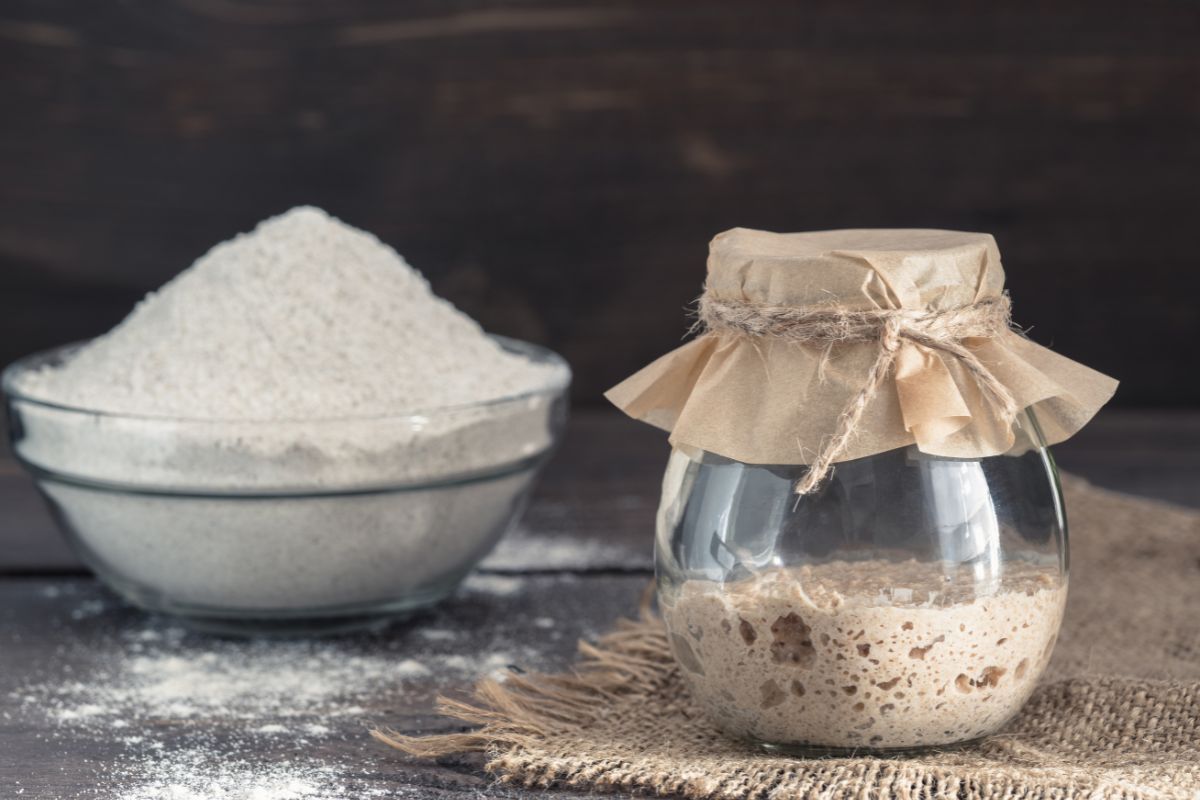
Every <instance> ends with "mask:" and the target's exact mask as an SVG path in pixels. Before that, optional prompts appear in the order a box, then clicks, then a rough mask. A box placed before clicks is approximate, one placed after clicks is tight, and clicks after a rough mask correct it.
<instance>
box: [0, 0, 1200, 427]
mask: <svg viewBox="0 0 1200 800" xmlns="http://www.w3.org/2000/svg"><path fill="white" fill-rule="evenodd" d="M1198 43H1200V8H1198V7H1197V5H1196V3H1195V2H1193V0H1144V1H1143V2H1138V3H1129V2H1125V1H1124V0H1058V2H1054V3H1042V2H1022V1H1021V0H1017V1H1016V2H1009V3H996V2H990V1H986V2H985V1H984V0H969V1H967V2H933V1H932V0H910V1H909V2H905V3H894V2H884V0H809V1H808V2H803V3H795V2H778V3H771V2H737V3H734V2H728V1H727V0H688V2H648V1H647V0H619V1H617V2H593V3H581V2H571V1H570V0H561V1H560V2H553V3H551V2H546V1H545V0H542V2H540V3H532V2H514V1H508V2H489V1H488V0H417V1H415V2H395V1H394V0H349V1H347V0H341V1H339V2H327V1H320V0H305V1H301V0H287V1H286V2H285V1H284V0H276V1H274V2H236V1H235V0H153V1H152V2H151V1H149V0H147V1H146V2H104V3H83V2H69V1H67V0H63V1H61V2H55V1H54V0H36V1H35V0H28V1H27V2H12V1H11V0H10V1H9V2H4V3H3V4H2V5H0V113H2V115H3V123H2V124H0V269H2V270H3V272H2V281H0V360H3V361H8V360H10V359H12V358H14V357H16V356H19V355H21V354H23V353H25V352H27V351H30V350H32V349H35V348H41V347H44V346H48V345H51V344H55V343H58V342H62V341H65V340H71V339H77V338H81V337H86V336H90V335H93V334H96V333H98V332H101V331H103V330H105V329H106V328H108V327H109V326H111V325H112V324H114V323H115V322H116V321H117V320H118V319H120V317H121V316H122V315H123V314H124V313H125V311H126V310H127V309H128V308H129V306H130V305H131V304H132V303H133V302H134V301H135V300H136V299H137V298H138V297H139V296H140V295H141V294H142V293H144V292H145V291H147V290H149V289H151V288H153V287H155V286H157V285H159V284H160V283H162V282H163V281H165V280H166V279H167V278H169V277H170V276H171V275H172V274H174V273H175V272H177V271H178V270H180V269H182V268H183V267H186V266H187V265H188V263H190V261H191V260H192V259H193V258H195V257H196V256H198V255H199V254H201V253H202V252H203V251H204V250H205V249H206V248H207V247H208V246H210V245H212V244H214V243H215V242H217V241H219V240H221V239H224V238H227V237H228V236H229V235H231V234H233V233H234V232H237V231H241V230H245V229H247V228H249V227H251V226H252V225H253V224H254V223H255V222H256V221H257V220H259V219H260V218H262V217H264V216H268V215H270V214H273V213H278V212H280V211H282V210H284V209H286V208H288V207H289V206H292V205H295V204H299V203H313V204H318V205H321V206H324V207H325V208H327V209H328V210H329V211H331V212H332V213H334V214H336V215H338V216H340V217H342V218H343V219H345V220H347V221H348V222H351V223H353V224H355V225H358V226H360V227H363V228H366V229H369V230H371V231H374V232H376V233H378V234H379V235H380V236H381V237H382V238H383V239H384V240H385V241H388V242H389V243H392V244H394V245H396V246H397V247H398V249H400V251H401V252H403V253H404V254H405V255H406V256H408V257H409V259H410V260H411V261H412V263H414V264H415V265H417V266H418V267H419V268H421V269H422V270H424V271H425V272H426V274H427V275H428V276H429V277H430V278H431V280H432V281H433V283H434V285H435V288H436V289H437V290H438V291H439V292H441V293H442V294H444V295H445V296H447V297H449V298H451V299H452V300H454V301H455V302H456V303H458V304H459V305H460V306H461V307H462V308H464V309H466V310H467V311H468V312H469V313H471V314H472V315H474V316H476V317H477V318H478V319H480V320H481V321H482V322H484V324H485V325H486V326H488V327H489V328H491V329H493V330H496V331H498V332H503V333H508V334H512V335H516V336H521V337H525V338H529V339H533V340H537V341H540V342H544V343H547V344H549V345H551V346H552V347H555V348H556V349H558V350H560V351H561V352H562V353H564V354H565V355H566V356H567V358H569V359H570V360H571V361H572V363H573V364H574V366H575V368H576V371H577V376H578V377H577V384H576V392H577V400H578V401H581V402H582V403H594V402H597V401H598V399H599V398H598V393H599V392H600V391H601V390H602V389H603V388H605V387H606V386H608V385H609V384H611V383H612V382H614V381H616V380H617V379H619V378H620V377H622V376H623V375H624V374H625V373H627V372H629V371H631V370H632V369H634V368H636V367H637V366H639V365H640V364H642V363H643V362H645V361H647V360H649V359H650V358H652V357H654V356H656V355H658V354H660V353H661V352H663V351H664V350H666V349H667V348H669V347H671V346H673V344H675V343H676V342H677V341H678V339H679V337H680V335H681V333H682V332H683V330H684V321H683V307H684V305H685V303H687V302H688V301H689V300H690V299H692V298H693V297H694V296H695V295H696V294H697V293H698V291H699V289H700V285H701V281H702V279H703V265H704V255H705V247H706V243H707V241H708V239H709V238H710V237H711V236H712V235H713V234H714V233H717V232H718V231H720V230H722V229H724V228H728V227H731V226H734V225H744V226H750V227H761V228H767V229H775V230H807V229H822V228H831V227H857V226H929V227H948V228H962V229H971V230H987V231H991V232H993V233H995V234H996V236H997V238H998V239H999V242H1000V246H1001V249H1002V251H1003V253H1004V256H1005V262H1006V266H1007V269H1008V272H1009V282H1010V287H1011V289H1012V291H1013V294H1014V296H1015V299H1016V303H1017V306H1016V308H1017V320H1018V322H1020V323H1022V324H1024V325H1033V326H1034V328H1033V331H1032V335H1033V337H1034V338H1035V339H1038V340H1040V341H1042V342H1043V343H1048V344H1053V345H1054V346H1055V347H1056V348H1057V349H1059V350H1060V351H1061V352H1064V353H1066V354H1068V355H1071V356H1073V357H1076V358H1078V359H1079V360H1082V361H1085V362H1087V363H1090V364H1092V365H1094V366H1096V367H1098V368H1101V369H1103V370H1106V371H1108V372H1110V373H1111V374H1113V375H1116V376H1118V377H1120V378H1121V379H1123V381H1124V384H1123V388H1122V390H1121V392H1120V393H1119V394H1118V397H1117V401H1116V402H1117V403H1119V404H1124V405H1141V406H1168V405H1173V406H1188V405H1192V406H1195V405H1200V372H1197V371H1196V370H1195V369H1194V367H1195V356H1194V353H1193V352H1192V350H1191V347H1192V345H1193V344H1194V342H1196V341H1197V340H1198V339H1200V315H1198V314H1197V312H1196V298H1197V296H1200V268H1198V267H1200V264H1197V258H1196V252H1197V249H1198V247H1200V244H1198V242H1197V234H1196V218H1197V212H1198V211H1200V181H1198V180H1197V176H1198V175H1200V46H1198Z"/></svg>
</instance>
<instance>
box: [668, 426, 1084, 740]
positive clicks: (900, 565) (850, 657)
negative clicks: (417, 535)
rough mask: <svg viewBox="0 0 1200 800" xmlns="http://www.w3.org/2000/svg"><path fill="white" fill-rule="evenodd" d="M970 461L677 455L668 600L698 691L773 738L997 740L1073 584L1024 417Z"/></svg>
mask: <svg viewBox="0 0 1200 800" xmlns="http://www.w3.org/2000/svg"><path fill="white" fill-rule="evenodd" d="M1014 433H1015V434H1016V437H1017V444H1016V446H1015V447H1014V448H1013V449H1012V450H1011V451H1009V453H1007V454H1005V455H999V456H992V457H986V458H976V459H955V458H943V457H938V456H931V455H928V454H925V453H922V452H920V451H918V450H917V449H916V447H915V446H910V447H904V448H901V449H898V450H891V451H888V452H884V453H880V454H877V455H873V456H868V457H866V458H860V459H857V460H853V461H846V462H843V463H840V464H838V465H837V466H836V469H835V470H834V472H833V474H831V475H830V476H829V477H828V478H827V479H826V481H825V482H824V483H823V484H822V485H821V486H820V487H819V488H818V490H817V491H816V492H814V493H812V494H809V495H806V496H803V497H798V496H797V495H796V494H795V491H794V486H795V484H796V482H797V481H798V480H799V479H800V478H801V477H803V475H804V473H805V470H806V467H804V466H768V465H754V464H744V463H741V462H738V461H733V460H730V459H727V458H722V457H719V456H716V455H713V454H711V453H706V452H702V451H700V452H697V451H689V450H687V449H685V448H677V449H676V450H675V451H674V452H673V453H672V455H671V459H670V462H669V464H668V467H667V471H666V476H665V478H664V481H663V495H662V504H661V506H660V509H659V514H658V526H657V536H656V545H655V552H656V572H657V578H658V596H659V604H660V607H661V609H662V613H663V617H664V619H665V621H666V625H667V630H668V634H669V637H670V641H671V646H672V648H673V650H674V653H675V656H676V659H677V661H678V662H679V664H680V669H681V672H682V674H683V676H684V678H685V680H686V681H687V684H688V686H689V687H690V690H691V695H692V697H693V699H694V700H695V702H696V703H697V704H699V706H700V707H701V708H702V709H703V710H704V712H705V713H706V714H707V715H708V716H709V717H710V718H711V720H712V721H713V722H714V723H715V724H716V725H717V726H718V727H720V728H721V729H722V730H723V731H725V732H726V733H728V734H731V735H734V736H737V737H741V738H745V739H749V740H753V741H755V742H758V743H761V744H763V745H765V746H767V747H768V748H779V747H785V748H791V747H800V748H819V749H822V750H829V751H838V750H842V749H847V750H849V749H853V750H856V751H863V750H877V751H889V750H909V749H917V748H924V747H932V746H945V745H950V744H954V743H959V742H965V741H970V740H973V739H977V738H979V737H982V736H986V735H988V734H991V733H994V732H996V731H998V730H999V729H1000V728H1001V727H1003V726H1004V724H1005V723H1006V722H1008V720H1010V719H1011V718H1012V717H1013V716H1014V715H1015V714H1016V713H1017V711H1018V710H1019V709H1020V707H1021V705H1022V704H1023V703H1024V702H1025V701H1026V699H1027V698H1028V697H1029V695H1030V693H1031V692H1032V691H1033V688H1034V685H1035V683H1036V682H1037V680H1038V677H1039V675H1040V674H1041V673H1042V671H1043V670H1044V669H1045V667H1046V664H1047V662H1048V661H1049V659H1050V655H1051V651H1052V650H1053V647H1054V642H1055V639H1056V637H1057V634H1058V628H1059V624H1060V622H1061V620H1062V614H1063V608H1064V605H1065V602H1066V596H1067V529H1066V520H1065V518H1064V514H1063V504H1062V497H1061V492H1060V489H1059V484H1058V476H1057V472H1056V470H1055V467H1054V462H1053V460H1052V458H1051V456H1050V452H1049V451H1048V450H1047V449H1046V447H1045V444H1044V439H1043V437H1042V435H1041V432H1040V430H1039V429H1038V426H1037V421H1036V420H1035V418H1034V417H1033V415H1032V412H1029V411H1026V412H1025V413H1024V414H1022V415H1021V417H1019V419H1018V421H1017V423H1016V425H1014Z"/></svg>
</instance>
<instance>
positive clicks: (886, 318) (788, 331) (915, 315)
mask: <svg viewBox="0 0 1200 800" xmlns="http://www.w3.org/2000/svg"><path fill="white" fill-rule="evenodd" d="M1011 324H1012V303H1011V301H1010V300H1009V298H1008V295H1007V294H1003V295H1000V296H999V297H989V298H986V299H984V300H980V301H979V302H977V303H972V304H970V305H964V306H958V307H955V308H947V309H941V310H937V311H925V310H913V309H873V310H868V311H856V310H849V309H842V308H837V307H819V308H814V307H805V306H771V305H765V304H762V303H749V302H745V301H741V300H725V299H721V298H717V297H713V296H712V295H710V294H707V293H706V294H705V295H703V296H702V297H701V298H700V313H699V326H700V327H701V328H702V329H703V330H704V331H705V332H708V333H716V334H734V335H740V336H746V337H750V338H760V337H765V338H774V339H780V340H783V341H787V342H794V343H802V344H817V345H821V346H823V347H824V348H825V352H826V357H828V354H829V353H830V352H831V351H832V349H833V348H834V347H835V346H837V345H839V344H847V343H856V342H872V341H873V342H877V343H878V345H879V355H878V356H877V357H876V359H875V361H874V363H872V364H871V369H870V370H869V371H868V373H867V379H866V382H865V383H863V385H862V387H861V388H860V389H859V390H858V392H856V393H855V395H854V397H853V398H852V399H851V400H850V402H849V403H847V404H846V406H845V408H843V409H842V411H841V413H840V414H839V415H838V420H837V425H836V426H835V428H834V431H833V433H832V435H830V436H829V437H828V438H827V439H826V440H825V442H824V443H823V444H822V446H821V449H820V451H819V452H818V453H817V456H816V458H815V459H814V460H813V462H812V464H811V465H810V466H809V469H808V472H807V473H806V474H805V475H804V477H803V478H802V479H801V480H800V481H799V482H797V484H796V487H795V488H796V494H797V495H800V496H803V495H806V494H809V493H811V492H812V491H813V490H814V489H816V488H817V487H818V486H819V485H820V484H821V482H822V481H823V480H825V478H826V477H827V476H828V475H829V473H830V471H831V470H832V468H833V464H834V462H835V461H837V460H838V459H839V458H840V457H841V456H842V455H843V454H844V453H845V452H846V449H847V448H848V447H849V445H850V442H851V439H852V438H853V436H854V434H855V432H856V431H857V430H858V426H859V424H860V423H861V421H862V417H863V414H864V413H865V412H866V410H867V406H869V405H870V403H871V400H872V399H873V398H874V397H875V395H876V394H877V393H878V392H879V388H880V386H882V384H883V382H884V379H885V378H887V376H888V373H889V372H891V370H892V367H893V365H894V364H895V362H896V356H897V354H898V353H899V351H900V348H901V347H902V346H903V345H904V344H905V343H906V342H911V343H914V344H918V345H921V346H922V347H925V348H928V349H930V350H934V351H936V352H939V353H943V354H945V355H947V356H950V357H952V358H954V359H955V360H956V361H958V362H959V363H960V364H962V366H963V368H964V369H966V371H967V373H968V374H969V375H970V376H971V377H972V378H973V379H974V381H975V383H976V384H977V385H978V386H979V389H980V392H981V393H982V395H983V398H984V400H985V401H986V402H987V403H988V404H989V405H990V406H991V408H992V410H993V411H994V412H995V414H996V416H997V418H998V419H999V420H1000V421H1001V422H1002V423H1003V424H1005V425H1011V424H1012V423H1013V421H1014V420H1015V419H1016V417H1017V414H1018V413H1020V410H1021V409H1020V407H1019V406H1018V405H1017V401H1016V398H1014V397H1013V395H1012V392H1010V391H1009V390H1008V387H1007V386H1005V385H1004V384H1003V383H1002V382H1001V381H1000V379H999V378H997V377H996V376H995V375H994V374H993V373H992V371H991V370H989V369H988V368H987V366H986V365H985V364H984V363H983V362H982V361H980V360H979V357H978V356H976V355H975V353H974V352H973V351H972V350H971V348H969V347H967V346H966V345H965V344H964V343H963V340H964V339H973V338H992V337H995V336H998V335H1000V333H1002V332H1003V331H1006V330H1008V329H1009V327H1010V325H1011Z"/></svg>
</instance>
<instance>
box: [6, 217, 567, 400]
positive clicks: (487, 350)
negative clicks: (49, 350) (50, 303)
mask: <svg viewBox="0 0 1200 800" xmlns="http://www.w3.org/2000/svg"><path fill="white" fill-rule="evenodd" d="M547 369H548V368H546V367H544V366H540V365H537V364H534V363H532V362H530V361H528V360H526V359H523V358H520V357H518V356H515V355H512V354H510V353H507V352H505V351H504V350H502V349H501V348H500V347H499V346H498V345H497V344H496V343H495V342H494V341H493V340H492V339H490V338H488V336H487V335H486V334H484V332H483V330H482V329H481V328H480V327H479V325H477V324H476V323H475V322H474V320H472V319H471V318H470V317H468V316H466V315H465V314H463V313H462V312H460V311H458V310H457V309H455V308H454V306H452V305H451V304H450V303H448V302H446V301H445V300H442V299H440V298H438V297H436V296H435V295H434V294H433V293H432V292H431V291H430V288H429V284H428V282H426V280H425V279H424V278H423V277H422V276H421V274H420V273H419V272H417V271H416V270H415V269H413V268H412V267H410V266H409V265H408V264H407V263H406V262H405V260H404V259H403V258H402V257H401V256H400V255H399V254H398V253H397V252H396V251H395V250H393V249H392V248H390V247H388V246H387V245H385V244H383V243H382V242H380V241H379V240H378V239H377V238H375V237H374V236H372V235H371V234H369V233H366V232H364V231H360V230H358V229H356V228H353V227H350V226H349V225H346V224H345V223H342V222H340V221H339V220H337V219H334V218H333V217H331V216H329V215H328V214H326V213H325V212H324V211H321V210H320V209H316V208H312V207H309V206H305V207H300V208H294V209H292V210H291V211H289V212H287V213H286V214H282V215H280V216H278V217H273V218H271V219H268V220H266V221H265V222H263V223H261V224H260V225H259V226H258V227H257V228H256V229H255V230H254V231H253V232H251V233H247V234H242V235H240V236H237V237H235V238H233V239H231V240H229V241H227V242H224V243H222V244H219V245H217V246H216V247H214V248H213V249H212V250H210V251H209V252H208V253H207V254H206V255H205V256H203V257H202V258H200V259H199V260H198V261H196V263H195V264H193V265H192V266H191V267H190V268H189V269H187V270H185V271H184V272H183V273H181V274H180V275H178V276H177V277H176V278H175V279H174V280H172V281H170V282H169V283H167V284H166V285H165V286H163V287H162V288H161V289H160V290H159V291H157V292H154V293H152V294H150V295H148V296H147V297H146V299H145V300H143V301H142V302H141V303H140V304H139V305H138V306H137V307H136V308H135V309H134V310H133V313H131V314H130V315H129V317H128V318H126V319H125V321H124V322H122V323H121V324H120V325H118V326H117V327H116V328H114V329H113V330H112V331H111V332H109V333H108V334H106V335H104V336H101V337H99V338H97V339H95V340H94V341H92V342H90V343H89V344H88V345H86V346H85V347H84V348H83V349H81V350H80V351H79V352H78V353H76V354H75V355H74V357H73V358H72V359H71V360H70V361H69V362H68V363H66V364H65V365H64V366H62V367H61V368H58V369H45V370H41V371H38V372H34V373H31V374H29V375H27V376H26V377H25V378H24V379H23V380H22V382H21V384H20V388H21V389H22V390H23V391H24V392H25V393H27V394H29V395H31V396H33V397H37V398H42V399H47V400H52V401H56V402H59V403H63V404H66V405H78V406H83V407H86V408H90V409H96V410H101V411H111V412H117V413H128V414H143V415H152V416H174V417H189V418H201V419H223V420H224V419H231V420H232V419H236V420H269V419H311V418H328V417H344V416H371V415H383V414H397V413H405V412H411V411H418V410H425V409H429V408H437V407H441V406H446V405H458V404H463V403H473V402H478V401H483V400H491V399H495V398H498V397H503V396H506V395H512V394H515V393H519V392H522V391H526V390H530V389H534V388H537V387H539V386H541V385H544V384H545V383H546V382H547V380H548V378H549V375H548V371H547Z"/></svg>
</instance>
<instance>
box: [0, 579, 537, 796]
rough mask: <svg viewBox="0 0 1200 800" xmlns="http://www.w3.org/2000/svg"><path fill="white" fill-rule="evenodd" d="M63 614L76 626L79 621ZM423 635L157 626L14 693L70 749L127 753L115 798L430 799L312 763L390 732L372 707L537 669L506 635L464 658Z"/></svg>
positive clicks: (440, 639) (532, 657) (117, 769)
mask: <svg viewBox="0 0 1200 800" xmlns="http://www.w3.org/2000/svg"><path fill="white" fill-rule="evenodd" d="M46 596H47V597H50V596H51V595H50V593H47V594H46ZM57 596H58V593H56V594H55V597H57ZM83 602H92V601H91V599H90V598H89V599H87V600H84V601H83ZM64 617H65V618H67V619H74V615H72V614H70V613H69V611H68V612H67V613H66V614H64ZM431 624H433V625H434V627H431V628H428V630H435V631H442V632H444V633H455V632H454V631H453V630H452V629H451V628H449V627H439V626H446V625H452V624H453V623H452V617H447V616H441V617H435V618H434V619H433V620H431ZM423 630H426V628H414V629H412V630H410V631H408V632H407V635H404V636H402V637H400V638H386V639H373V638H367V639H365V640H360V639H352V640H339V639H326V640H222V639H213V638H208V637H201V636H197V635H195V634H192V633H189V632H187V631H186V630H184V629H182V628H180V627H177V626H175V625H170V624H168V625H162V624H159V623H157V622H153V621H151V622H148V623H147V624H146V625H144V626H142V627H138V628H134V629H132V630H125V631H122V632H119V633H117V632H114V633H111V634H106V635H104V636H103V637H102V638H100V639H99V640H94V641H91V642H89V643H87V644H86V645H85V644H83V643H80V644H78V645H73V644H64V645H63V647H64V648H70V647H85V648H86V650H87V652H88V654H89V655H88V656H87V657H86V659H87V663H88V664H89V665H90V668H89V669H88V670H87V671H86V673H84V672H80V673H79V674H76V675H72V674H69V673H67V674H65V675H60V674H57V673H54V671H53V670H50V675H52V676H53V677H48V676H44V677H42V678H40V679H38V680H40V682H31V683H29V684H26V685H24V686H21V687H19V688H18V689H17V690H16V691H14V692H13V697H14V698H15V699H16V700H18V701H19V709H20V713H22V714H26V715H37V716H38V717H41V718H49V719H50V720H53V721H54V722H55V723H57V726H58V729H59V731H60V732H61V735H62V736H64V737H67V738H68V739H75V738H78V737H81V736H82V737H103V738H104V739H105V740H107V741H109V742H111V743H114V744H115V745H117V746H118V747H119V748H120V749H119V752H118V755H117V756H116V757H115V758H114V759H113V760H112V761H111V762H109V763H108V764H105V765H101V766H100V767H99V769H100V770H101V774H102V776H103V780H104V782H105V786H107V787H108V788H109V791H111V794H106V795H105V796H106V797H113V798H116V800H358V799H359V798H362V799H363V800H368V799H370V798H384V797H387V798H408V797H420V796H421V791H420V790H419V789H409V788H403V787H399V788H398V787H394V786H392V785H388V786H387V787H386V788H385V787H382V786H373V785H371V782H370V781H369V780H367V779H365V778H358V777H356V776H358V775H359V774H360V773H361V772H362V769H363V768H362V767H361V766H355V763H356V761H353V760H352V761H342V760H341V759H339V758H338V757H337V756H334V755H332V753H334V752H336V751H330V750H325V749H323V750H322V755H321V756H320V757H317V756H308V755H305V753H306V751H308V750H309V749H310V748H309V745H312V744H314V743H317V742H323V741H330V740H331V738H332V740H334V741H336V740H338V739H342V738H345V737H347V736H349V737H362V739H363V741H364V742H366V741H367V740H366V738H365V737H366V731H367V729H368V727H369V726H370V725H371V724H372V723H373V722H386V720H380V719H375V718H374V717H373V716H372V714H373V712H371V711H369V710H368V709H378V708H381V707H390V706H389V703H390V702H391V700H390V698H392V697H395V696H396V695H398V694H403V693H406V692H409V691H416V690H418V688H417V686H415V685H414V684H415V683H416V682H424V686H423V687H422V688H420V689H419V691H422V692H428V691H429V689H428V686H429V684H433V685H435V686H447V687H449V686H466V685H469V684H471V683H472V682H473V681H474V680H476V679H477V678H479V677H482V676H484V675H491V676H493V677H497V678H502V677H503V676H504V675H505V674H507V672H508V666H509V665H510V664H513V663H520V664H524V665H525V666H533V667H537V666H538V660H539V655H538V653H537V652H536V651H534V650H531V649H528V648H519V649H517V650H515V651H514V650H513V649H511V648H510V647H503V649H497V646H502V644H507V643H508V640H509V635H508V634H504V635H503V636H502V637H500V638H497V640H496V641H492V642H487V641H484V642H481V643H480V646H479V647H478V650H477V652H473V653H469V654H454V653H446V652H444V648H446V647H447V646H453V642H454V641H455V640H456V639H458V638H459V637H458V636H457V635H455V636H454V637H453V638H449V637H446V636H434V637H432V639H430V638H429V637H426V636H424V635H422V631H423ZM439 651H441V652H439ZM77 660H78V659H77V658H74V657H72V658H63V662H64V663H71V662H75V661H77ZM55 735H56V736H58V735H60V734H55ZM281 747H284V748H286V749H284V750H281V749H280V748H281ZM259 752H261V753H263V754H262V755H257V754H256V755H253V756H250V755H247V754H250V753H259ZM353 752H356V751H353ZM385 757H386V754H385V753H384V752H383V751H381V752H380V758H385ZM369 760H370V759H367V761H369ZM78 796H79V797H84V796H91V795H88V794H86V793H83V792H81V793H80V794H79V795H78Z"/></svg>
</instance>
